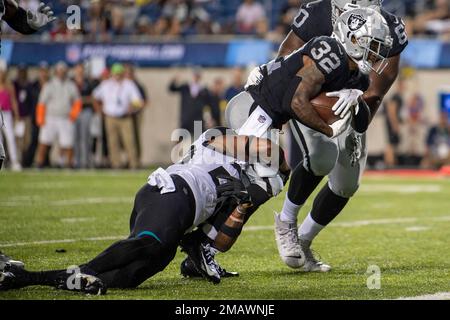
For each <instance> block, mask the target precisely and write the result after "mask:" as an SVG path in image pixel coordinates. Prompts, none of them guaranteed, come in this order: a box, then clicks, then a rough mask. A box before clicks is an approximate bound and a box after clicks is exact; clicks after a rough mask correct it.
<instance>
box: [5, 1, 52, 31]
mask: <svg viewBox="0 0 450 320" xmlns="http://www.w3.org/2000/svg"><path fill="white" fill-rule="evenodd" d="M3 18H4V20H5V21H6V23H8V25H9V26H10V27H11V28H13V29H14V30H16V31H17V32H20V33H22V34H32V33H35V32H36V31H37V30H39V29H40V28H42V27H44V26H45V25H47V24H48V23H49V22H52V21H54V20H55V19H56V18H55V17H54V16H53V11H52V10H51V8H50V7H49V6H46V5H45V4H44V3H42V2H41V3H40V4H39V7H38V10H37V11H36V12H32V11H25V10H24V9H23V8H21V7H20V6H19V5H18V3H17V2H16V1H15V0H5V15H4V17H3Z"/></svg>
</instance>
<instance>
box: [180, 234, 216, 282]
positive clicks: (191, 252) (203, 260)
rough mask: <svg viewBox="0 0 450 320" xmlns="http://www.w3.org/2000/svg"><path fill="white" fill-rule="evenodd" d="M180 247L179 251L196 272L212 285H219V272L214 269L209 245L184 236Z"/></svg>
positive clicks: (214, 265)
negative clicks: (189, 261) (185, 256)
mask: <svg viewBox="0 0 450 320" xmlns="http://www.w3.org/2000/svg"><path fill="white" fill-rule="evenodd" d="M180 246H181V251H182V252H185V253H186V254H187V255H188V256H189V258H190V259H191V261H192V263H193V264H194V266H195V268H196V269H197V272H199V273H200V274H201V275H202V276H203V277H204V278H205V279H206V280H208V281H210V282H212V283H214V284H218V283H220V275H219V271H218V270H217V268H216V263H215V260H214V254H212V252H211V246H210V244H209V243H207V244H204V243H201V242H199V241H197V240H196V239H195V238H194V237H189V236H185V237H184V239H183V240H182V241H181V243H180Z"/></svg>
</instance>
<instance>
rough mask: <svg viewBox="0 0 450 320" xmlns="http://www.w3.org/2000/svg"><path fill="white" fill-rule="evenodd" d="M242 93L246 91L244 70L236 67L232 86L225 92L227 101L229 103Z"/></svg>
mask: <svg viewBox="0 0 450 320" xmlns="http://www.w3.org/2000/svg"><path fill="white" fill-rule="evenodd" d="M242 91H244V82H243V70H242V68H240V67H236V68H234V69H233V79H232V82H231V86H229V87H228V88H227V90H226V91H225V100H226V101H227V102H229V101H230V100H231V99H233V98H234V97H235V96H236V95H238V94H239V93H241V92H242Z"/></svg>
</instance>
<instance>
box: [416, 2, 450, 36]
mask: <svg viewBox="0 0 450 320" xmlns="http://www.w3.org/2000/svg"><path fill="white" fill-rule="evenodd" d="M427 2H428V3H429V4H428V5H427V6H426V7H425V8H424V10H423V11H421V12H420V13H419V14H418V15H416V17H415V18H414V20H413V22H412V28H413V32H414V33H415V34H417V33H427V32H432V33H441V32H448V31H449V29H448V28H449V27H448V21H447V22H444V20H446V19H447V20H448V19H450V2H449V1H448V0H433V1H427Z"/></svg>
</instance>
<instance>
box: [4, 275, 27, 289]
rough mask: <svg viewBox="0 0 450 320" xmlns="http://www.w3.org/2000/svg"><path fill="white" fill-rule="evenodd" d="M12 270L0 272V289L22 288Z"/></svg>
mask: <svg viewBox="0 0 450 320" xmlns="http://www.w3.org/2000/svg"><path fill="white" fill-rule="evenodd" d="M22 287H23V286H21V285H20V284H19V282H18V280H17V277H16V276H15V275H14V273H12V272H0V291H6V290H11V289H19V288H22Z"/></svg>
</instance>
